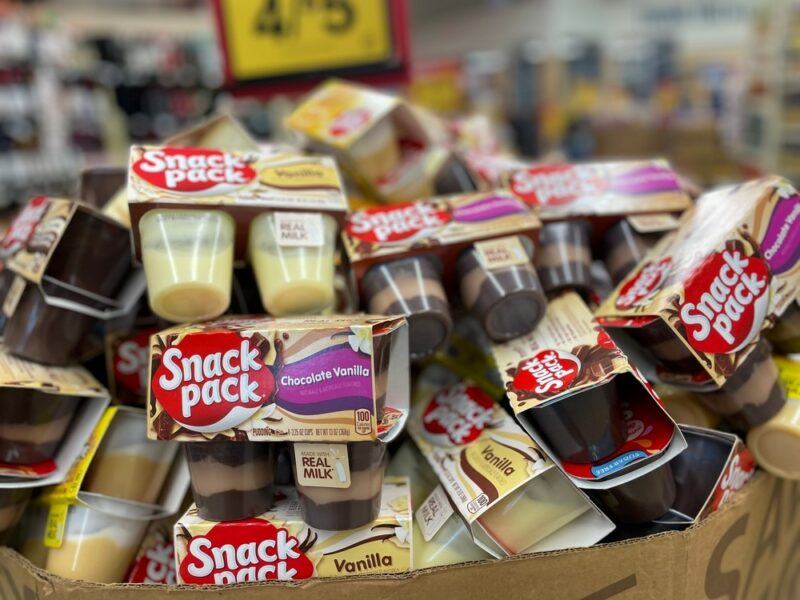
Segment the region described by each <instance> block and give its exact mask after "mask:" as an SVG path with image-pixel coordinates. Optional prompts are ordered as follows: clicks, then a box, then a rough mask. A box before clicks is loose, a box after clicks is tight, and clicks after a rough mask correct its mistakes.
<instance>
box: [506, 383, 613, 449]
mask: <svg viewBox="0 0 800 600" xmlns="http://www.w3.org/2000/svg"><path fill="white" fill-rule="evenodd" d="M617 379H618V378H614V379H612V380H610V381H608V382H607V383H605V384H603V385H600V386H595V387H592V388H588V389H586V390H584V391H582V392H579V393H577V394H574V395H572V396H569V397H567V398H564V399H562V400H559V401H556V402H552V403H550V404H545V405H543V406H537V407H535V408H532V409H530V410H528V411H525V412H524V413H522V414H521V415H520V418H521V419H525V420H526V421H528V422H529V423H530V424H531V425H532V426H533V427H534V428H535V429H536V432H537V433H538V434H539V435H540V436H541V437H542V439H543V440H544V443H545V444H547V446H548V447H549V448H550V450H551V451H552V452H553V454H555V455H556V457H558V459H559V460H561V461H565V462H572V463H596V462H598V461H601V460H603V459H604V458H606V457H608V456H610V455H612V454H614V453H615V452H616V451H617V450H619V449H620V448H621V447H622V446H623V444H624V443H625V441H626V439H627V428H626V425H625V419H624V418H623V411H622V402H621V400H622V396H621V394H622V393H624V387H623V386H620V385H619V384H618V382H617Z"/></svg>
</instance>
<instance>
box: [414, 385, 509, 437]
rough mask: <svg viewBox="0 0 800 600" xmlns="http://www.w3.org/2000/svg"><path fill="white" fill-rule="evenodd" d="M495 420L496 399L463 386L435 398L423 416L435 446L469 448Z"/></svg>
mask: <svg viewBox="0 0 800 600" xmlns="http://www.w3.org/2000/svg"><path fill="white" fill-rule="evenodd" d="M493 419H494V400H492V399H491V397H489V396H488V395H487V394H486V393H485V392H484V391H483V390H481V389H480V388H477V387H473V386H467V385H464V384H461V385H457V386H455V387H450V388H446V389H444V390H442V391H440V392H438V393H437V394H435V395H434V396H433V398H431V400H430V402H429V403H428V406H427V407H426V408H425V412H424V413H423V415H422V426H423V428H424V430H425V434H426V435H427V436H428V437H429V438H430V439H431V440H432V441H433V442H434V443H437V444H439V445H443V446H448V445H452V446H465V445H467V444H469V443H470V442H472V441H474V440H476V439H477V438H478V436H480V435H481V433H483V430H484V429H486V427H487V426H488V425H489V424H490V423H491V422H492V420H493Z"/></svg>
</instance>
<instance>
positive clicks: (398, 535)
mask: <svg viewBox="0 0 800 600" xmlns="http://www.w3.org/2000/svg"><path fill="white" fill-rule="evenodd" d="M411 540H412V536H411V506H410V502H409V487H408V480H407V479H404V478H387V479H386V480H385V481H384V484H383V490H382V501H381V507H380V512H379V513H378V518H377V519H376V520H374V521H373V522H371V523H369V524H368V525H365V526H363V527H360V528H357V529H351V530H347V531H327V530H323V529H315V528H312V527H310V526H308V525H307V524H306V523H305V522H304V521H303V517H302V511H301V508H300V502H299V500H298V497H297V492H296V491H295V490H294V489H291V488H281V489H279V490H278V492H277V498H276V503H275V506H274V507H273V508H272V509H270V510H269V511H268V512H266V513H264V514H262V515H259V516H257V517H253V518H250V519H244V520H240V521H228V522H221V523H219V522H215V521H204V520H203V519H202V518H200V516H199V515H198V514H197V509H196V508H195V507H194V506H192V507H190V508H189V510H188V511H187V512H186V514H184V515H183V517H181V518H180V519H179V520H178V522H177V523H176V524H175V559H176V570H177V580H178V583H191V584H213V585H222V584H232V583H240V582H254V581H269V580H280V581H296V580H300V579H308V578H310V577H347V576H351V575H376V574H383V573H403V572H406V571H410V570H411V545H412V544H411Z"/></svg>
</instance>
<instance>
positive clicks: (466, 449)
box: [409, 366, 614, 558]
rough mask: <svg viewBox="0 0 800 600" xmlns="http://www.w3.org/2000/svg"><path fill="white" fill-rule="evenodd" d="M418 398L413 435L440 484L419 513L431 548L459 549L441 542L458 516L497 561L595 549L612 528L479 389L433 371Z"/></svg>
mask: <svg viewBox="0 0 800 600" xmlns="http://www.w3.org/2000/svg"><path fill="white" fill-rule="evenodd" d="M414 396H415V399H414V404H413V407H412V411H411V416H410V418H409V433H410V434H411V436H412V438H413V439H414V442H415V443H416V444H417V446H418V447H419V449H420V451H421V452H422V454H423V455H424V456H425V458H426V459H427V460H428V462H429V463H430V466H431V467H432V469H433V470H434V472H435V473H436V475H437V476H438V478H439V481H440V483H441V486H440V487H437V488H436V489H434V491H433V492H432V493H431V494H430V496H429V497H428V498H427V499H426V500H425V501H424V502H423V503H422V505H421V506H420V507H419V508H418V509H417V513H416V517H417V519H418V521H419V523H418V524H419V527H420V529H421V531H422V535H423V538H424V540H425V542H426V543H431V541H432V542H433V543H434V544H448V543H455V542H454V540H452V539H439V538H438V537H437V534H438V533H439V531H440V529H442V527H443V526H444V525H445V524H446V523H447V522H448V521H449V520H450V518H451V516H452V515H453V512H454V511H455V512H457V514H458V515H459V516H460V518H462V519H463V521H464V523H465V524H466V526H467V528H468V529H469V531H470V532H471V534H472V539H473V541H474V543H475V544H476V545H478V546H479V547H480V548H482V549H483V550H485V551H486V552H488V553H489V554H491V555H493V556H495V557H498V558H500V557H503V556H513V555H516V554H525V553H530V552H538V551H544V550H559V549H564V548H575V547H584V546H591V545H592V544H594V543H596V542H597V541H599V540H600V539H602V538H603V537H605V536H606V535H607V534H608V533H609V532H610V531H612V530H613V529H614V525H613V523H611V521H610V520H608V519H607V518H606V517H605V516H604V515H603V514H602V513H601V512H600V511H599V510H598V509H597V507H596V506H595V505H594V504H593V503H592V502H591V501H590V500H589V498H587V497H586V496H585V495H584V494H583V492H582V491H581V490H579V489H578V488H577V487H575V486H574V485H573V484H572V483H571V482H570V481H569V479H568V478H567V477H566V476H565V475H564V474H563V473H562V472H561V471H559V470H558V469H557V468H556V466H555V465H554V463H553V461H551V460H550V459H548V458H547V456H546V455H545V454H544V452H542V451H541V450H540V449H539V448H538V446H537V445H536V443H535V442H534V441H533V440H531V438H530V437H529V436H528V435H527V434H526V433H525V432H524V431H522V430H521V429H520V428H519V426H518V425H517V424H516V423H515V422H514V420H513V419H512V418H511V416H509V415H508V414H507V413H506V412H505V411H504V410H503V408H502V407H501V406H500V405H499V404H497V403H496V402H495V401H494V400H493V399H492V398H491V397H490V396H488V395H487V394H486V393H485V392H484V391H482V390H481V389H480V388H478V387H477V386H475V385H473V384H471V383H470V382H469V381H459V380H458V378H456V379H455V382H454V381H453V379H452V373H449V372H448V371H447V370H446V369H444V368H442V367H438V366H434V367H429V368H428V369H426V371H425V372H423V374H422V375H421V376H420V380H419V381H418V383H417V387H416V389H415V393H414ZM451 506H452V507H453V508H451ZM442 531H443V533H444V530H442ZM450 531H452V529H451V530H450ZM446 535H447V536H450V535H452V534H451V533H448V534H446Z"/></svg>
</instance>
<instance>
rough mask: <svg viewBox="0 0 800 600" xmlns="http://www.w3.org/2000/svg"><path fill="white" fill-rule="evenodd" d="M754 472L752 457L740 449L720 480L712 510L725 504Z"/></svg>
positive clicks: (746, 451)
mask: <svg viewBox="0 0 800 600" xmlns="http://www.w3.org/2000/svg"><path fill="white" fill-rule="evenodd" d="M755 470H756V463H755V461H754V460H753V456H752V455H751V454H750V452H749V451H748V450H747V449H742V450H741V451H740V452H739V453H738V454H736V456H734V457H733V459H732V460H731V462H730V464H729V465H728V468H727V469H725V472H724V473H723V474H722V477H721V478H720V481H719V485H718V486H717V489H716V490H715V493H714V498H713V501H712V505H711V508H712V510H717V509H718V508H719V507H720V506H722V505H723V504H725V502H727V501H728V499H729V498H730V497H731V496H732V495H733V494H734V493H736V492H738V491H739V490H740V489H742V488H743V487H744V484H745V483H747V482H748V481H750V479H751V478H752V477H753V474H754V473H755Z"/></svg>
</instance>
